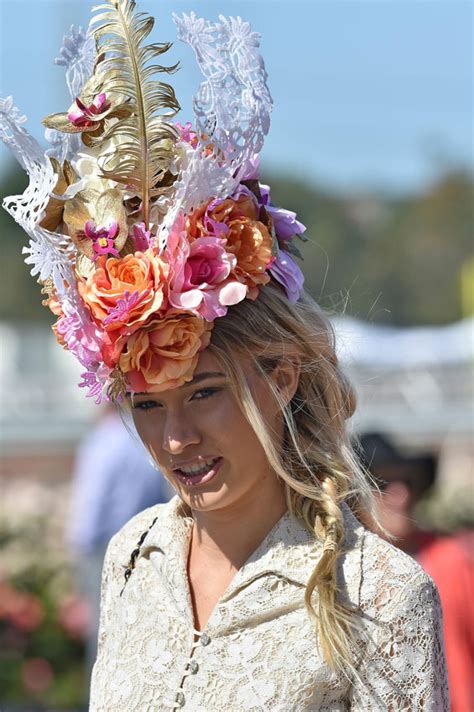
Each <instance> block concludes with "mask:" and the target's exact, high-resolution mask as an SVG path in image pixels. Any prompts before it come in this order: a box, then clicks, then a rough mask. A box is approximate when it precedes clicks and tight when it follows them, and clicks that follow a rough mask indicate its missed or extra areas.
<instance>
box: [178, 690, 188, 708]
mask: <svg viewBox="0 0 474 712" xmlns="http://www.w3.org/2000/svg"><path fill="white" fill-rule="evenodd" d="M185 702H186V698H185V696H184V692H181V690H180V691H179V692H178V693H177V694H176V704H177V705H178V706H179V707H184V704H185Z"/></svg>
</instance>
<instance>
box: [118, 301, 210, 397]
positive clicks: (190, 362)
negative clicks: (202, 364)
mask: <svg viewBox="0 0 474 712" xmlns="http://www.w3.org/2000/svg"><path fill="white" fill-rule="evenodd" d="M211 329H212V323H209V322H207V321H206V320H205V319H201V318H199V317H196V316H194V315H191V314H189V315H188V314H179V315H178V314H177V315H173V316H169V317H166V318H165V319H154V320H153V321H151V322H150V323H149V324H147V326H144V327H143V328H142V329H139V330H138V331H136V332H135V333H134V334H132V335H131V336H129V337H128V338H127V340H126V344H125V348H124V350H123V353H122V354H121V356H120V358H119V363H118V365H119V368H120V369H121V371H123V373H125V374H127V379H128V382H129V384H130V386H131V387H132V389H133V390H134V391H136V392H146V391H152V392H160V391H165V390H168V389H169V388H176V387H178V386H182V385H183V383H186V382H187V381H190V380H191V379H192V377H193V373H194V369H195V368H196V364H197V361H198V354H199V352H200V351H202V349H205V348H206V346H207V345H208V344H209V340H210V338H211Z"/></svg>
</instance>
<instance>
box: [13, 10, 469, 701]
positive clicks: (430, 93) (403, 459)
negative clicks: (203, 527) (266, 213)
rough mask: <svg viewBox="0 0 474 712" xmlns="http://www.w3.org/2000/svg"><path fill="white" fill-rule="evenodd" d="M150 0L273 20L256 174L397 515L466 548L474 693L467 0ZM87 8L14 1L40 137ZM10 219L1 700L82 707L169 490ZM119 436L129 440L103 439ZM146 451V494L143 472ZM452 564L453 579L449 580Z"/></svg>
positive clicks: (420, 549)
mask: <svg viewBox="0 0 474 712" xmlns="http://www.w3.org/2000/svg"><path fill="white" fill-rule="evenodd" d="M140 6H141V9H143V10H145V11H147V12H150V13H151V14H154V15H157V24H156V26H155V31H154V32H155V36H154V39H156V40H161V41H162V40H170V39H171V40H172V39H174V38H175V32H174V26H173V24H172V22H171V12H172V11H174V12H178V13H179V12H189V11H191V10H195V11H196V13H197V14H202V15H203V16H206V17H210V18H216V19H217V16H218V15H219V13H222V12H224V13H226V14H232V15H241V16H243V17H244V18H246V19H248V20H250V21H251V23H252V25H253V28H254V29H256V30H258V31H259V32H261V33H262V53H263V56H264V58H265V63H266V67H267V70H268V73H269V84H270V88H271V91H272V94H273V98H274V101H275V108H274V112H273V116H272V127H271V131H270V135H269V137H268V139H267V141H266V144H265V148H264V151H263V154H262V158H263V182H265V183H269V184H270V185H271V189H272V201H273V202H274V203H275V204H276V205H281V206H282V207H285V208H287V209H290V210H294V211H295V212H297V213H298V217H299V219H300V220H301V221H302V222H304V223H305V224H306V226H307V236H308V237H309V241H308V242H307V243H305V244H304V245H303V246H302V251H303V254H304V262H303V270H304V272H305V275H306V280H307V286H308V288H309V289H310V291H311V292H312V294H313V296H315V297H316V299H317V300H318V301H319V302H320V304H322V305H323V306H324V307H326V308H327V309H328V310H329V311H330V312H331V313H332V315H333V317H332V318H333V323H334V326H335V329H336V331H337V334H338V342H339V353H340V358H341V360H342V363H343V364H344V366H345V369H346V370H347V372H348V374H349V375H350V377H351V378H352V380H353V382H354V384H355V386H356V388H357V392H358V395H359V409H358V412H357V415H356V416H355V417H354V419H353V422H352V423H351V429H352V432H353V435H354V438H356V437H359V438H361V439H362V450H361V457H362V458H364V460H365V462H366V464H367V466H368V467H369V469H371V470H372V472H373V473H374V476H376V477H377V479H378V482H379V484H380V486H381V489H382V491H383V492H384V495H385V498H382V499H381V501H380V513H381V518H382V520H383V521H384V522H385V524H386V526H387V528H388V529H389V531H392V533H393V534H394V535H396V536H397V537H398V540H397V541H398V544H399V545H400V546H401V547H402V548H405V549H406V550H407V551H409V553H411V554H413V555H414V556H417V557H418V558H419V560H420V561H421V563H422V564H423V565H425V567H426V568H427V570H428V571H430V573H431V574H432V575H433V576H434V577H435V580H437V575H438V574H437V572H438V571H441V572H444V577H445V578H446V576H447V572H448V570H449V567H448V566H447V564H446V561H447V560H451V561H456V566H457V569H456V572H457V576H458V578H459V577H460V576H461V575H460V574H459V572H460V571H464V572H465V574H463V576H464V575H465V579H464V578H463V579H462V580H463V582H464V583H463V586H461V587H460V588H461V589H462V590H460V591H457V592H454V591H453V588H452V586H451V588H449V587H448V591H447V594H446V598H445V601H446V603H445V606H446V609H447V608H448V607H449V606H451V607H454V609H456V607H458V608H459V606H463V604H464V603H466V607H465V609H464V611H465V612H464V615H465V619H464V623H461V624H460V623H459V620H458V619H456V620H453V622H450V623H449V625H450V626H451V627H450V630H449V631H448V632H447V637H449V638H450V639H451V638H453V642H452V643H450V645H452V646H453V647H456V648H458V649H461V650H464V651H466V652H465V654H461V657H462V660H461V661H459V660H456V661H454V662H452V663H451V664H450V668H451V669H450V677H451V682H452V684H451V686H452V689H454V693H453V694H454V696H455V697H456V699H454V698H453V710H457V711H458V712H470V710H472V709H474V696H473V693H472V687H471V685H472V682H466V680H467V679H468V678H469V676H472V668H471V667H470V666H471V665H472V655H474V653H473V650H474V636H473V629H472V620H471V622H470V623H469V621H468V618H467V616H468V615H471V616H472V603H471V604H469V605H470V609H469V605H468V604H467V598H469V597H470V598H472V593H474V591H473V589H472V586H473V575H472V556H473V548H472V540H471V538H470V537H471V534H472V526H473V510H474V501H473V500H474V497H473V480H472V473H473V462H474V448H473V440H472V435H473V429H474V412H473V400H472V396H473V390H474V389H473V371H472V367H473V361H474V359H473V355H474V332H473V327H474V257H473V253H472V246H473V240H472V237H473V172H472V171H473V158H474V156H473V136H472V120H473V69H472V67H473V56H472V46H473V42H472V41H473V37H472V27H473V4H472V3H471V2H470V1H466V2H464V1H462V0H431V1H430V0H425V1H424V2H423V1H420V2H415V1H413V0H406V1H404V0H391V1H388V0H387V1H385V0H370V1H369V0H346V1H345V0H327V1H326V0H307V1H306V2H302V1H301V0H291V2H290V0H282V1H278V0H258V2H252V3H250V2H243V1H242V0H235V1H233V0H227V1H226V2H225V3H223V2H215V1H212V0H209V1H207V2H204V1H202V0H195V1H194V2H192V1H189V2H188V1H186V2H184V1H183V2H182V1H181V0H173V2H167V1H165V0H160V2H159V3H158V2H149V1H147V0H143V1H142V2H141V3H140ZM90 7H91V4H90V3H89V2H85V0H34V1H30V0H11V1H10V0H0V12H1V16H0V21H1V55H0V57H1V68H0V80H1V82H0V83H1V86H0V95H1V96H3V97H6V96H8V95H10V94H11V95H13V97H14V102H15V105H16V106H18V107H19V108H20V110H21V112H22V113H24V114H26V115H27V116H28V123H27V124H26V127H27V128H28V130H29V131H30V132H31V133H33V135H34V136H35V137H36V138H37V139H38V140H40V141H42V142H43V143H44V144H45V142H44V138H43V131H42V128H41V124H40V121H41V118H42V117H43V116H45V115H46V114H48V113H52V112H55V111H63V110H65V108H67V107H68V106H69V104H70V102H69V99H68V94H67V89H66V86H65V82H64V76H63V69H62V68H61V67H60V66H55V65H54V63H53V60H54V58H55V57H57V56H58V53H59V49H60V47H61V45H62V38H63V35H64V34H65V33H66V32H67V31H68V29H69V27H70V25H71V24H74V25H82V26H84V27H86V26H87V23H88V18H89V13H90ZM177 59H179V60H180V61H181V65H182V68H181V71H180V72H179V73H178V74H177V75H176V76H175V77H174V79H173V84H174V86H175V90H176V93H177V96H178V99H179V100H180V102H181V105H182V107H183V109H182V112H181V114H180V116H179V117H178V118H179V120H180V121H181V122H182V123H185V121H187V120H192V111H191V97H192V94H193V93H194V91H195V90H196V88H197V86H198V83H199V74H198V71H197V69H196V66H195V62H194V59H193V57H192V53H191V51H190V50H189V49H188V48H187V47H185V46H184V45H178V44H175V45H174V47H173V48H172V50H171V52H170V53H169V62H170V63H173V62H174V61H177ZM45 145H46V144H45ZM0 159H1V172H0V195H1V196H2V198H3V197H4V196H5V195H13V194H17V193H20V192H22V191H23V190H24V188H25V186H26V182H25V178H24V176H23V174H22V171H21V170H20V169H19V168H18V166H17V165H16V164H15V163H14V162H13V160H12V159H11V157H10V156H9V153H8V151H7V150H6V149H5V148H4V147H3V145H1V146H0ZM0 233H1V241H2V255H3V257H2V260H1V264H0V270H1V279H0V337H1V346H0V348H1V351H0V391H1V405H0V438H1V479H0V704H1V705H4V706H2V707H1V709H2V710H7V709H8V710H20V709H21V710H27V709H28V710H41V709H43V710H66V709H71V710H72V709H74V710H79V709H85V707H86V705H87V692H86V690H87V684H88V670H89V669H90V664H91V660H92V659H93V655H94V649H93V648H94V644H93V639H94V637H95V626H96V622H95V621H96V616H97V595H98V593H97V592H98V579H99V571H100V563H101V558H102V555H103V551H104V548H105V546H106V543H107V540H108V538H109V537H110V536H111V534H112V533H113V532H114V531H115V530H116V529H118V528H119V526H120V525H121V522H122V521H124V519H126V518H128V517H129V516H131V515H132V514H133V511H131V510H132V509H133V508H135V511H137V510H138V509H141V508H143V507H144V506H147V505H148V504H151V503H152V502H155V501H163V500H165V499H166V498H167V497H168V496H169V494H170V493H169V491H167V490H166V487H165V486H164V484H163V482H162V480H161V476H160V474H159V473H157V472H156V471H154V470H153V469H152V468H151V466H150V465H149V464H148V463H146V461H144V460H143V459H142V460H141V461H140V463H139V462H138V459H137V458H139V457H141V455H140V453H139V452H138V451H137V450H136V449H134V446H133V443H132V442H131V441H130V440H128V439H127V438H128V436H127V434H126V433H125V431H123V430H121V427H122V426H121V425H120V423H118V422H117V420H116V419H115V417H114V415H113V414H112V413H110V412H102V411H101V412H99V411H100V409H99V408H98V407H97V406H95V405H94V404H93V403H91V402H90V401H88V400H86V399H85V397H84V394H83V392H82V391H81V390H79V389H78V388H77V385H76V384H77V383H78V381H79V373H80V371H81V370H82V369H81V368H80V367H79V366H78V365H77V364H76V363H75V361H74V359H73V357H72V356H71V355H70V354H68V353H65V352H63V351H62V350H61V349H60V348H58V346H57V345H56V342H55V338H54V335H53V333H52V332H51V330H50V329H49V328H48V325H49V324H51V323H52V318H51V314H50V313H49V310H47V309H44V307H42V306H41V295H40V290H39V286H38V285H36V284H35V281H34V279H31V277H30V276H29V273H28V267H27V266H26V265H25V264H24V263H23V261H22V256H21V248H22V246H23V245H24V244H25V243H26V236H25V235H24V234H23V233H22V231H21V230H20V229H19V228H18V227H17V226H16V225H15V223H14V222H13V220H12V219H11V218H10V217H9V216H8V215H7V213H6V212H5V211H1V213H0ZM104 443H107V449H108V452H109V454H110V452H112V451H114V452H115V453H116V459H115V460H114V459H113V458H111V457H109V458H106V459H105V458H103V457H102V459H101V453H103V451H104ZM112 443H113V446H112ZM138 471H140V472H141V473H142V475H141V478H140V482H138V480H136V481H134V489H133V495H132V494H130V492H131V491H132V490H131V485H130V473H131V472H133V473H134V475H135V476H136V473H137V472H138ZM124 502H128V504H127V505H126V506H125V505H124ZM129 510H130V511H129ZM450 547H451V548H450ZM453 547H454V548H453ZM456 557H457V558H456ZM463 567H464V568H463ZM448 578H449V575H448ZM437 583H438V585H439V587H440V591H441V593H442V597H443V596H444V594H443V590H444V589H443V586H444V584H445V582H444V581H441V579H440V580H437ZM469 587H470V588H469ZM442 589H443V590H442ZM468 594H469V595H468ZM449 596H451V598H450V599H449V600H448V598H449ZM456 596H458V597H457V598H456ZM463 596H464V599H466V600H464V599H463ZM451 599H452V600H451ZM469 610H470V613H469ZM445 617H446V620H447V621H448V620H449V621H451V618H450V614H448V615H447V616H446V611H445ZM456 626H457V627H460V628H462V629H463V630H464V633H463V634H462V635H464V638H463V640H462V641H460V639H459V635H458V633H457V632H456ZM469 626H471V627H470V628H469ZM466 631H468V633H466ZM469 631H470V632H469ZM456 636H458V637H456ZM469 636H470V637H469ZM91 641H92V642H91ZM463 646H464V647H463ZM469 651H470V652H469ZM463 655H464V657H463ZM469 655H471V658H469ZM463 671H464V672H463ZM466 671H467V677H466ZM453 674H454V675H455V678H453V677H452V675H453ZM456 675H458V677H456ZM463 675H464V677H463ZM453 680H454V682H453ZM468 687H469V690H468V689H467V688H468Z"/></svg>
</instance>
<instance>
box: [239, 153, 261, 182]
mask: <svg viewBox="0 0 474 712" xmlns="http://www.w3.org/2000/svg"><path fill="white" fill-rule="evenodd" d="M240 170H241V171H242V173H243V175H242V177H241V179H240V180H258V179H259V178H260V156H259V154H258V153H254V154H253V156H250V158H247V160H246V161H245V163H243V164H242V167H241V169H240Z"/></svg>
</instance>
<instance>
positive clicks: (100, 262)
mask: <svg viewBox="0 0 474 712" xmlns="http://www.w3.org/2000/svg"><path fill="white" fill-rule="evenodd" d="M173 19H174V23H175V25H176V28H177V35H178V38H179V39H180V40H182V41H184V42H186V43H187V44H188V45H190V46H191V47H192V49H193V50H194V54H195V56H196V60H197V63H198V65H199V68H200V70H201V72H202V75H203V81H202V83H201V85H200V86H199V88H198V91H197V93H196V95H195V96H194V100H193V108H194V121H193V123H191V122H187V123H184V124H182V123H180V122H178V121H176V120H175V119H176V114H177V112H178V111H179V108H180V107H179V104H178V101H177V98H176V96H175V92H174V90H173V88H172V87H171V86H170V84H169V83H167V82H165V81H164V78H166V79H168V76H169V75H171V74H173V72H175V71H176V70H177V68H178V67H177V66H176V65H175V66H165V65H162V64H161V62H162V56H163V55H165V54H166V52H167V51H168V49H169V47H170V46H171V45H170V44H169V43H156V42H155V43H148V44H147V38H148V36H149V34H150V32H151V30H152V28H153V25H154V20H153V18H152V17H150V16H148V15H146V14H145V13H143V12H139V11H138V10H137V8H136V3H135V1H134V0H107V2H105V3H104V4H102V5H100V6H98V7H96V8H94V10H93V16H92V19H91V23H90V28H89V31H88V32H87V33H86V32H84V31H83V30H82V29H81V28H79V29H78V30H76V29H74V28H71V34H70V35H69V36H67V37H65V38H64V46H63V47H62V48H61V50H60V58H59V59H57V60H56V63H57V64H60V65H63V66H64V67H65V70H66V81H67V85H68V89H69V92H70V96H71V102H72V103H71V106H70V107H69V108H68V110H67V111H65V112H62V113H54V114H51V115H49V116H47V117H46V118H45V119H44V120H43V124H44V125H45V126H46V140H47V141H48V143H49V147H48V149H47V150H46V151H44V149H43V148H42V147H41V146H40V144H39V143H38V142H37V141H36V140H35V139H34V138H33V137H32V136H31V135H30V134H29V133H28V132H27V131H26V130H25V128H24V126H23V124H24V122H25V120H26V118H25V117H24V116H22V115H21V113H20V111H19V110H18V109H17V108H16V107H15V106H14V104H13V100H12V98H11V97H9V98H7V99H5V100H0V131H1V136H2V139H3V141H4V142H5V143H6V144H7V145H8V146H9V147H10V149H11V150H12V151H13V153H14V154H15V156H16V158H17V160H18V161H19V163H20V164H21V166H22V167H23V168H24V169H25V170H26V172H27V173H28V176H29V185H28V187H27V188H26V190H25V192H24V193H23V194H22V195H15V196H10V197H7V198H5V199H4V202H3V206H4V208H5V209H6V210H7V211H8V212H9V213H10V215H12V216H13V218H14V219H15V220H16V221H17V222H18V223H19V224H20V225H21V227H22V228H23V229H24V230H25V232H26V233H27V234H28V236H29V238H30V240H29V245H28V246H25V247H24V248H23V252H24V253H25V254H26V255H27V256H26V259H25V262H26V263H27V264H29V265H31V267H32V269H31V274H32V275H33V276H35V277H37V279H38V282H39V283H40V285H41V286H42V293H43V295H44V297H45V298H44V301H43V304H44V305H45V306H48V307H49V308H50V309H51V311H52V312H53V313H54V314H55V315H56V316H57V320H56V323H55V324H54V326H53V330H54V332H55V334H56V337H57V340H58V341H59V343H60V344H61V345H62V346H63V347H64V348H65V349H67V350H69V351H71V352H72V353H73V354H74V356H75V357H76V358H77V359H78V360H79V362H80V363H81V364H82V366H83V367H84V373H83V374H82V382H81V383H80V384H79V385H80V386H81V387H85V388H87V395H88V396H91V397H93V398H95V400H96V402H98V403H100V401H101V399H102V398H104V397H105V398H108V399H112V400H115V399H120V398H122V397H123V395H124V394H125V393H126V392H138V391H139V392H159V391H162V390H165V389H169V388H173V387H177V386H180V385H182V384H183V383H185V382H187V381H189V380H191V379H192V376H193V371H194V369H195V367H196V363H197V360H198V356H199V352H200V351H201V350H202V349H204V348H206V346H207V345H208V343H209V341H210V339H211V336H212V327H213V323H214V321H215V320H216V319H221V318H225V316H226V314H227V312H228V310H229V309H232V308H233V307H234V305H236V304H238V303H239V302H241V301H242V300H244V299H253V300H254V299H258V295H259V291H260V290H261V289H265V285H266V284H267V283H268V282H269V281H270V280H276V281H277V282H279V283H280V284H281V285H282V288H283V289H285V290H286V292H287V295H288V299H289V300H291V301H295V300H297V299H298V297H299V294H300V291H301V288H302V283H303V277H302V274H301V271H300V269H299V267H298V266H297V265H296V263H295V261H294V260H293V258H292V255H294V254H298V250H297V248H296V246H295V244H294V238H295V236H297V235H298V236H300V237H301V236H302V233H303V232H304V226H303V225H302V224H301V223H300V222H299V221H298V220H297V219H296V216H295V214H294V213H292V212H290V211H288V210H284V209H281V208H277V207H275V206H274V205H272V203H271V200H270V190H269V188H268V186H265V185H262V184H261V183H260V182H259V153H260V151H261V149H262V145H263V141H264V137H265V135H266V134H267V132H268V129H269V124H270V111H271V109H272V99H271V95H270V92H269V90H268V87H267V74H266V71H265V66H264V63H263V60H262V57H261V56H260V54H259V51H258V48H259V35H258V34H257V33H256V32H253V31H252V30H251V27H250V25H249V23H247V22H244V21H243V20H242V19H241V18H239V17H235V18H234V17H223V16H220V17H219V20H218V21H217V22H209V21H207V20H204V19H200V18H198V17H196V15H195V14H194V13H191V14H190V15H182V16H181V17H178V16H176V15H174V16H173Z"/></svg>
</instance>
